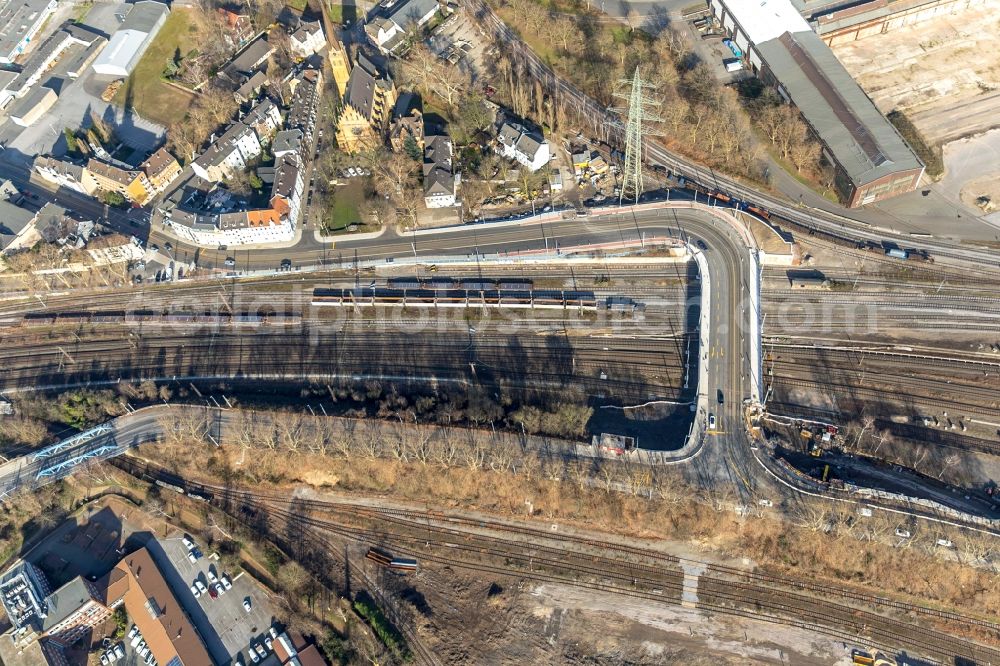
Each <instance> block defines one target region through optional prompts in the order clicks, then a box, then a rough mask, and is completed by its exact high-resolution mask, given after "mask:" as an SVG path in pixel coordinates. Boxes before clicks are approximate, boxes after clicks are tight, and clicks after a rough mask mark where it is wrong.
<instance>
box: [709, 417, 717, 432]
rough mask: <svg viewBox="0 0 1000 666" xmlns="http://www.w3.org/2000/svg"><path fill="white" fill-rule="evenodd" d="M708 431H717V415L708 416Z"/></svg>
mask: <svg viewBox="0 0 1000 666" xmlns="http://www.w3.org/2000/svg"><path fill="white" fill-rule="evenodd" d="M708 429H709V430H715V414H709V415H708Z"/></svg>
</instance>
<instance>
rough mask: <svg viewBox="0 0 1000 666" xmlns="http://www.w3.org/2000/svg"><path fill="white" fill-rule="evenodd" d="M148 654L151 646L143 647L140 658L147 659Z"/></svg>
mask: <svg viewBox="0 0 1000 666" xmlns="http://www.w3.org/2000/svg"><path fill="white" fill-rule="evenodd" d="M148 654H149V646H148V645H143V646H142V649H141V650H139V656H140V657H142V658H143V659H145V658H146V655H148Z"/></svg>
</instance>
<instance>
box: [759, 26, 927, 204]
mask: <svg viewBox="0 0 1000 666" xmlns="http://www.w3.org/2000/svg"><path fill="white" fill-rule="evenodd" d="M755 48H756V49H757V52H758V53H760V56H761V58H762V59H763V60H764V62H765V63H766V64H767V67H768V69H770V70H771V72H772V73H773V74H774V76H775V77H776V78H777V79H778V80H779V81H780V82H781V86H782V88H784V89H785V91H786V92H787V93H788V96H789V97H790V98H791V99H792V102H793V103H794V104H795V106H796V107H797V108H798V109H799V111H800V112H801V113H802V115H803V117H805V119H806V121H807V122H808V123H809V125H810V126H811V127H812V128H813V129H814V130H815V132H816V133H817V134H818V135H819V137H820V139H822V141H823V143H824V144H826V146H827V148H828V150H829V151H830V152H831V153H832V154H833V157H834V159H836V161H837V162H838V163H839V164H840V165H841V167H842V168H843V169H844V171H845V172H846V173H847V175H848V176H849V177H850V179H851V180H852V181H853V182H854V183H855V184H857V185H863V184H865V183H869V182H871V181H873V180H876V179H878V178H881V177H883V176H885V175H886V174H889V173H893V172H898V171H904V170H909V169H919V168H921V167H923V164H922V163H921V162H920V160H919V159H917V156H916V155H914V154H913V151H911V150H910V148H909V146H907V145H906V142H905V141H903V139H902V137H900V136H899V133H897V132H896V129H895V128H894V127H893V126H892V124H891V123H890V122H889V121H888V120H886V118H885V116H883V115H882V113H881V112H880V111H879V110H878V109H877V108H875V105H874V104H873V103H872V101H871V99H869V98H868V96H867V95H866V94H865V92H864V91H863V90H862V89H861V87H860V86H859V85H858V84H857V83H856V82H855V81H854V79H853V78H851V75H850V74H849V73H848V72H847V70H846V69H844V66H843V65H841V64H840V61H839V60H837V58H836V57H835V56H834V55H833V51H831V50H830V47H828V46H827V45H826V44H825V43H824V42H823V40H821V39H820V38H819V37H818V36H817V35H816V34H815V33H814V32H812V31H811V30H806V31H804V32H796V33H794V34H787V33H786V34H784V35H782V36H781V37H780V38H776V39H772V40H769V41H767V42H764V43H758V44H756V45H755Z"/></svg>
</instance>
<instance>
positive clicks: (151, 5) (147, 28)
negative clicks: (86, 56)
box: [94, 0, 170, 76]
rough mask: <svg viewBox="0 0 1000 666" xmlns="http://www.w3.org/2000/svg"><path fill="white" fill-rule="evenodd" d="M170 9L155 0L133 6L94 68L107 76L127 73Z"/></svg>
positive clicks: (136, 62) (154, 35)
mask: <svg viewBox="0 0 1000 666" xmlns="http://www.w3.org/2000/svg"><path fill="white" fill-rule="evenodd" d="M169 13H170V8H169V7H167V5H165V4H163V3H162V2H156V0H142V1H141V2H137V3H135V4H134V5H132V9H130V10H129V12H128V14H127V15H126V16H125V21H124V22H123V23H122V25H121V27H120V28H118V30H117V31H115V34H113V35H112V36H111V39H110V41H109V42H108V46H107V48H105V49H104V52H103V53H101V55H100V57H99V58H98V59H97V61H96V62H94V71H95V72H97V73H98V74H104V75H107V76H128V75H129V74H131V73H132V70H133V69H135V66H136V65H137V64H138V63H139V60H140V59H141V58H142V54H143V53H145V52H146V49H147V48H148V47H149V44H150V42H152V41H153V38H154V37H156V33H158V32H159V31H160V28H161V27H163V23H164V22H165V21H166V20H167V14H169Z"/></svg>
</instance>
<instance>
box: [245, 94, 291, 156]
mask: <svg viewBox="0 0 1000 666" xmlns="http://www.w3.org/2000/svg"><path fill="white" fill-rule="evenodd" d="M240 120H241V121H242V122H243V124H244V125H248V126H250V127H252V128H253V131H254V132H256V133H257V138H258V139H259V140H260V142H261V143H262V144H264V145H266V144H268V143H269V142H270V141H271V137H272V136H274V133H275V132H277V131H278V128H279V127H281V109H279V108H278V105H277V104H275V103H274V101H272V100H271V99H270V98H267V97H265V98H264V99H262V100H261V101H259V102H257V104H256V105H254V107H253V108H252V109H250V110H249V111H247V113H246V115H244V116H243V117H242V118H240Z"/></svg>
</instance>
